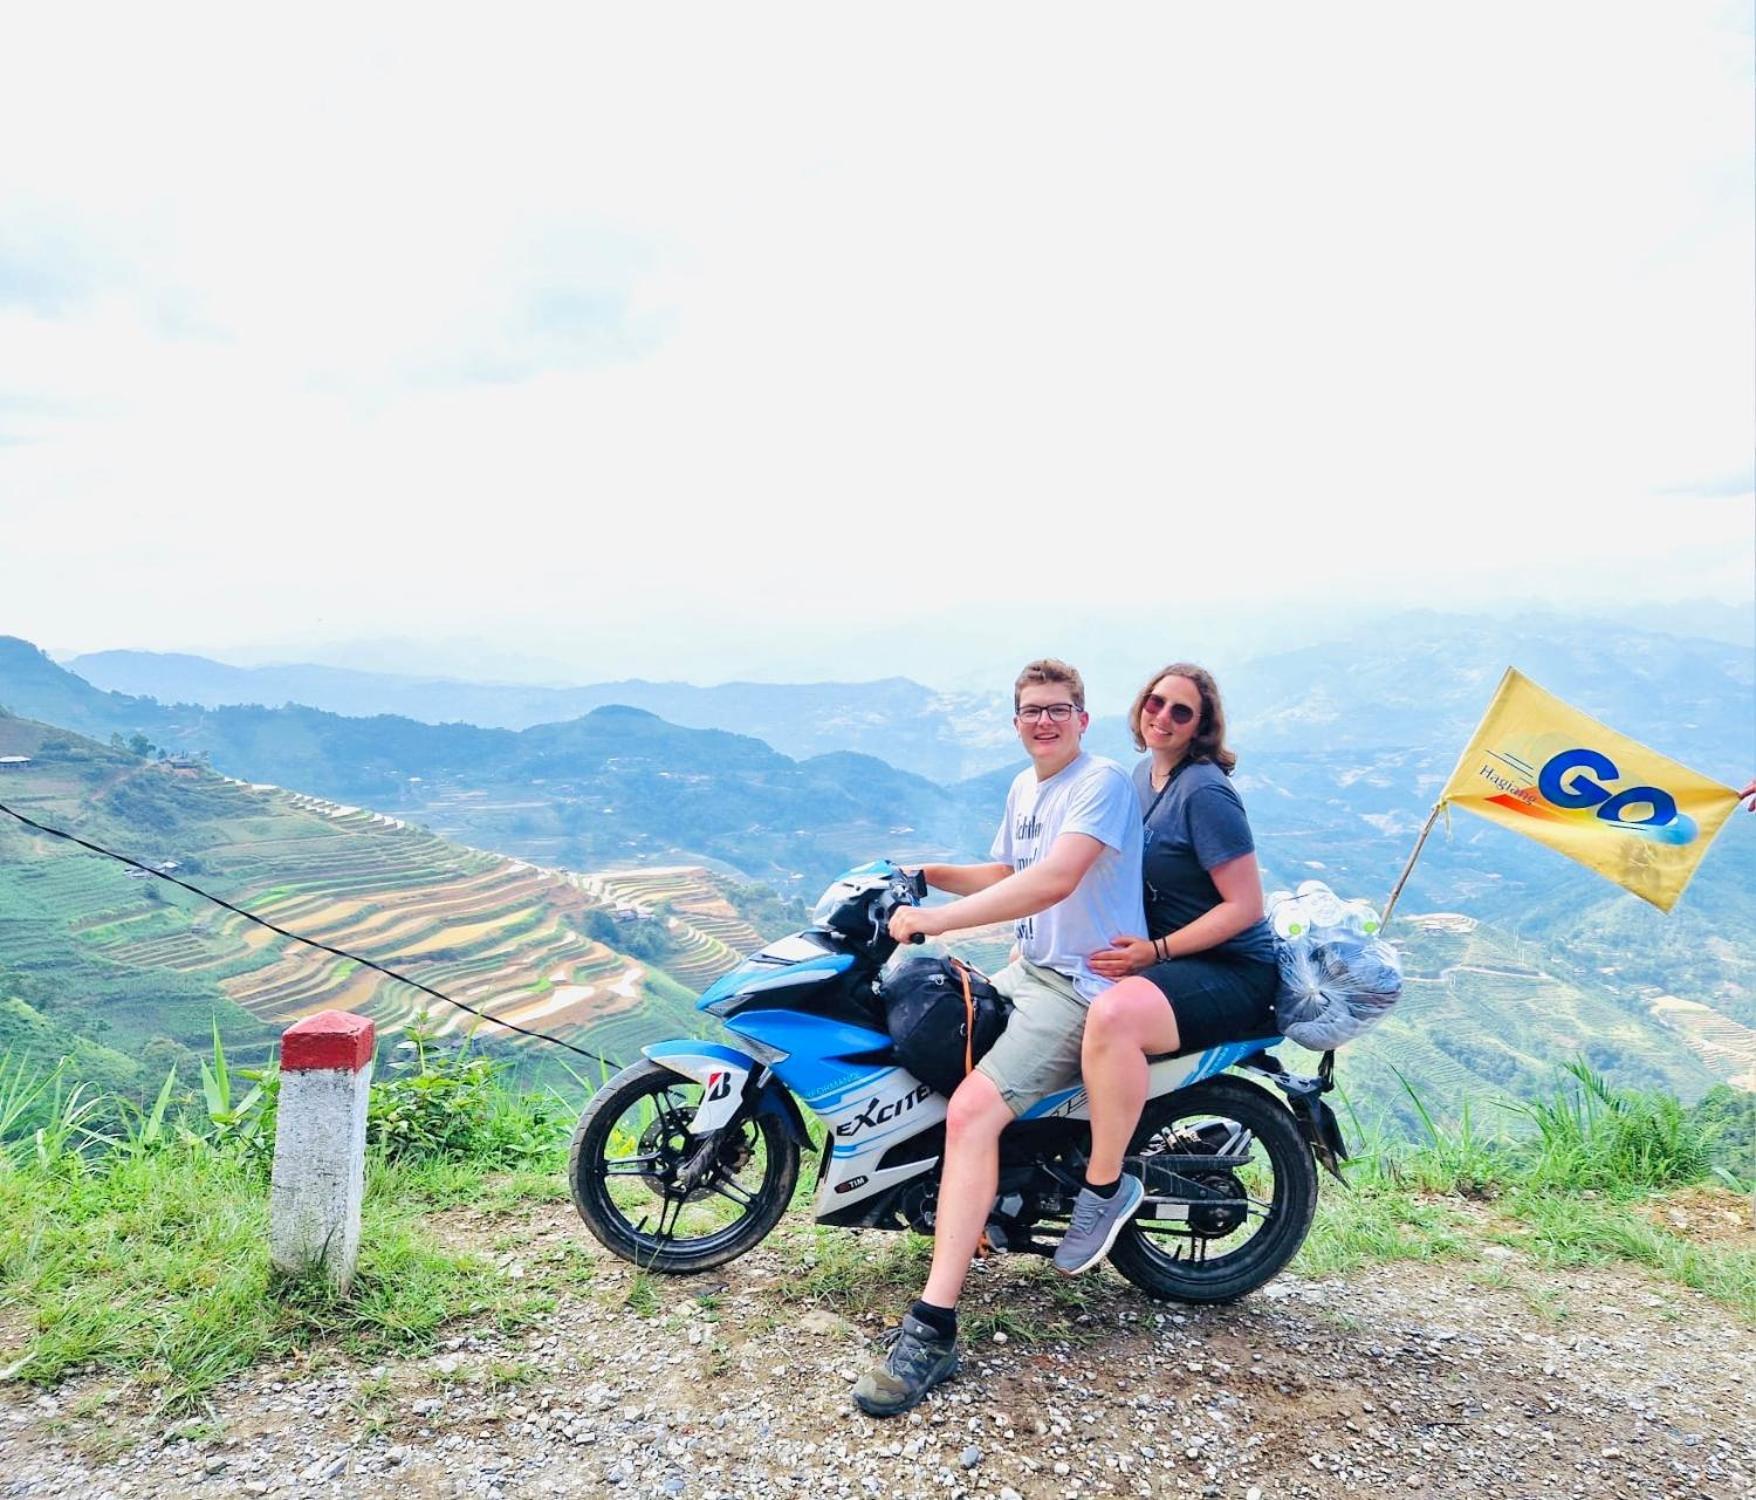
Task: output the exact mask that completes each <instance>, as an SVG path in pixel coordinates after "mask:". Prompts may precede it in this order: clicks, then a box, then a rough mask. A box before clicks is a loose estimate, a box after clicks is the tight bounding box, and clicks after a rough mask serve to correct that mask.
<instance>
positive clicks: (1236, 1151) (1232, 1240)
mask: <svg viewBox="0 0 1756 1500" xmlns="http://www.w3.org/2000/svg"><path fill="white" fill-rule="evenodd" d="M1204 1154H1205V1155H1209V1156H1212V1157H1213V1158H1214V1159H1215V1165H1214V1167H1213V1169H1212V1170H1211V1171H1206V1172H1204V1171H1202V1170H1201V1169H1200V1166H1199V1161H1200V1158H1201V1156H1202V1155H1204ZM1128 1155H1129V1157H1130V1158H1131V1159H1138V1160H1139V1161H1140V1162H1141V1165H1142V1167H1143V1169H1144V1171H1145V1177H1146V1184H1147V1193H1148V1195H1149V1197H1150V1196H1151V1195H1152V1194H1153V1193H1154V1192H1155V1191H1160V1190H1162V1189H1170V1190H1171V1191H1173V1192H1174V1191H1175V1188H1174V1183H1172V1182H1170V1181H1168V1180H1167V1181H1166V1182H1164V1183H1162V1184H1160V1185H1159V1187H1156V1188H1155V1184H1154V1176H1155V1171H1154V1167H1153V1158H1154V1157H1155V1156H1174V1157H1176V1158H1178V1159H1179V1161H1180V1162H1181V1163H1191V1162H1192V1163H1193V1164H1189V1165H1180V1166H1179V1168H1178V1171H1179V1172H1180V1173H1186V1174H1187V1175H1188V1176H1189V1177H1192V1178H1194V1179H1195V1180H1196V1181H1197V1182H1200V1183H1201V1184H1202V1185H1204V1186H1206V1187H1209V1188H1213V1189H1216V1190H1217V1191H1218V1192H1219V1193H1220V1194H1222V1195H1223V1197H1222V1198H1221V1199H1220V1200H1219V1201H1216V1202H1215V1203H1213V1204H1212V1205H1206V1204H1196V1205H1193V1206H1183V1205H1171V1204H1168V1205H1166V1208H1167V1209H1168V1210H1169V1213H1168V1214H1167V1215H1166V1216H1164V1217H1154V1216H1153V1215H1154V1213H1155V1209H1154V1205H1152V1204H1151V1203H1150V1202H1149V1203H1148V1204H1147V1206H1146V1207H1145V1208H1144V1209H1143V1210H1142V1211H1141V1214H1140V1215H1139V1216H1138V1217H1137V1218H1135V1219H1134V1220H1133V1222H1132V1223H1130V1224H1129V1225H1128V1227H1127V1228H1125V1229H1124V1230H1123V1231H1122V1233H1121V1234H1120V1235H1119V1236H1118V1237H1117V1240H1116V1243H1115V1246H1114V1248H1113V1249H1112V1250H1111V1251H1110V1261H1111V1263H1112V1264H1113V1265H1114V1266H1115V1268H1116V1269H1117V1270H1118V1271H1120V1272H1121V1273H1122V1274H1123V1275H1124V1276H1126V1277H1127V1278H1128V1279H1129V1280H1130V1281H1132V1282H1133V1283H1134V1284H1135V1285H1136V1286H1137V1287H1139V1288H1141V1290H1143V1291H1145V1292H1147V1293H1149V1294H1150V1295H1151V1296H1154V1297H1164V1298H1169V1299H1171V1300H1173V1301H1177V1302H1230V1301H1231V1300H1232V1299H1233V1298H1236V1297H1242V1296H1243V1295H1244V1294H1245V1293H1247V1292H1253V1291H1255V1290H1256V1288H1257V1287H1259V1286H1261V1285H1262V1284H1263V1282H1265V1281H1267V1280H1268V1279H1269V1277H1271V1276H1273V1275H1274V1274H1275V1273H1276V1272H1278V1271H1279V1270H1280V1269H1281V1267H1283V1266H1284V1265H1286V1263H1287V1262H1288V1261H1290V1260H1291V1259H1292V1258H1293V1256H1294V1255H1296V1254H1297V1253H1298V1250H1299V1246H1300V1245H1302V1244H1303V1243H1304V1242H1305V1234H1306V1232H1307V1231H1308V1230H1309V1229H1310V1227H1311V1219H1312V1217H1313V1216H1314V1215H1315V1214H1316V1212H1317V1165H1316V1163H1315V1162H1314V1161H1313V1160H1312V1159H1311V1148H1310V1147H1309V1146H1308V1145H1306V1144H1305V1139H1304V1137H1303V1136H1302V1135H1301V1134H1300V1133H1299V1127H1298V1124H1297V1122H1296V1121H1295V1120H1294V1119H1293V1116H1292V1112H1291V1111H1290V1110H1289V1109H1288V1108H1287V1107H1286V1106H1285V1105H1284V1104H1282V1103H1281V1102H1280V1100H1278V1099H1276V1098H1275V1097H1274V1095H1272V1094H1271V1093H1269V1092H1268V1090H1266V1089H1264V1088H1262V1087H1261V1086H1260V1085H1258V1084H1254V1083H1251V1082H1250V1081H1248V1080H1247V1079H1243V1078H1231V1077H1219V1078H1210V1079H1208V1080H1207V1081H1206V1082H1205V1083H1198V1084H1196V1085H1195V1086H1194V1087H1193V1088H1187V1089H1180V1090H1178V1091H1177V1092H1176V1093H1174V1094H1166V1095H1165V1096H1163V1097H1162V1098H1159V1099H1154V1100H1152V1101H1150V1102H1149V1103H1148V1104H1147V1106H1146V1109H1145V1111H1144V1112H1143V1113H1142V1115H1141V1119H1140V1125H1139V1128H1138V1129H1137V1130H1136V1131H1135V1135H1134V1139H1133V1140H1132V1141H1130V1142H1129V1143H1128ZM1240 1159H1241V1161H1240ZM1235 1162H1236V1163H1240V1164H1238V1165H1231V1164H1230V1163H1235Z"/></svg>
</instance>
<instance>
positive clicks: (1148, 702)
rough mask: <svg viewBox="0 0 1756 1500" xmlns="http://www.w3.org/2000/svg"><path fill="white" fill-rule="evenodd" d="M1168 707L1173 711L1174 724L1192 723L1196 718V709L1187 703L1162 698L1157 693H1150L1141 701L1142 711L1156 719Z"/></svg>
mask: <svg viewBox="0 0 1756 1500" xmlns="http://www.w3.org/2000/svg"><path fill="white" fill-rule="evenodd" d="M1167 708H1168V709H1170V711H1171V722H1172V723H1173V724H1190V723H1193V722H1194V720H1195V710H1194V709H1192V708H1191V707H1189V705H1188V704H1187V703H1172V702H1171V700H1170V699H1169V698H1162V697H1160V696H1159V695H1158V694H1157V693H1148V694H1147V695H1146V697H1145V698H1143V699H1142V700H1141V703H1140V711H1141V713H1143V714H1146V715H1147V716H1148V717H1150V718H1154V719H1156V718H1157V717H1158V716H1159V715H1160V714H1162V713H1163V712H1164V711H1165V710H1166V709H1167Z"/></svg>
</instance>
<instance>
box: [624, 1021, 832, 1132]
mask: <svg viewBox="0 0 1756 1500" xmlns="http://www.w3.org/2000/svg"><path fill="white" fill-rule="evenodd" d="M641 1051H642V1052H643V1053H644V1054H645V1056H646V1057H647V1058H648V1059H649V1060H650V1061H652V1062H655V1063H657V1064H658V1065H659V1066H660V1067H661V1068H669V1069H670V1070H671V1071H672V1072H673V1073H675V1074H677V1075H678V1076H679V1077H680V1078H689V1079H693V1080H694V1081H695V1082H696V1083H699V1084H700V1085H701V1088H702V1095H701V1104H700V1106H699V1107H698V1108H697V1109H696V1111H695V1119H694V1122H693V1123H692V1124H691V1125H690V1127H689V1134H690V1135H692V1136H703V1135H707V1134H708V1133H709V1132H711V1131H715V1130H723V1129H725V1127H726V1126H727V1125H729V1124H731V1122H732V1121H733V1120H734V1119H735V1118H736V1117H737V1116H738V1115H739V1114H740V1113H743V1112H745V1111H746V1108H747V1107H748V1108H749V1109H751V1110H753V1112H754V1113H755V1114H758V1115H774V1116H777V1117H778V1118H779V1119H780V1120H781V1122H782V1123H783V1124H784V1125H785V1126H786V1127H787V1129H788V1131H790V1132H791V1134H792V1136H793V1139H794V1140H796V1141H798V1142H799V1143H800V1144H801V1145H808V1144H809V1143H810V1140H811V1135H810V1132H809V1131H807V1130H806V1129H805V1119H804V1116H803V1115H802V1114H800V1113H799V1106H798V1104H797V1103H796V1102H794V1099H793V1096H792V1095H791V1094H789V1093H788V1092H787V1091H786V1090H785V1089H784V1088H782V1087H781V1086H780V1085H779V1084H778V1083H775V1082H774V1081H773V1080H772V1079H769V1080H764V1078H763V1075H764V1073H765V1072H766V1071H767V1070H766V1069H765V1068H764V1067H763V1066H762V1064H761V1063H759V1062H757V1061H756V1059H755V1058H753V1057H752V1056H750V1054H749V1053H748V1052H740V1051H739V1050H738V1049H737V1048H736V1047H728V1046H725V1045H724V1044H723V1043H721V1042H655V1043H654V1044H653V1045H652V1046H650V1047H643V1048H641Z"/></svg>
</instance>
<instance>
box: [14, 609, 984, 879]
mask: <svg viewBox="0 0 1756 1500" xmlns="http://www.w3.org/2000/svg"><path fill="white" fill-rule="evenodd" d="M0 704H4V705H7V706H9V707H11V708H12V709H14V710H15V711H17V712H20V713H24V714H28V715H31V716H33V717H44V716H48V717H49V720H50V722H53V723H56V724H60V725H64V726H66V727H68V728H71V729H74V730H77V731H79V732H80V733H82V734H87V735H90V736H92V737H94V738H97V739H107V738H109V737H110V736H112V735H121V736H122V737H123V738H124V739H128V738H131V737H132V736H134V735H137V734H138V735H141V736H143V737H144V738H145V740H147V741H148V742H150V743H151V744H153V745H155V746H158V747H162V748H168V749H171V750H174V751H177V752H179V753H185V754H203V755H206V756H208V757H210V758H211V760H212V764H213V765H214V767H215V768H216V769H218V770H220V771H224V772H226V773H228V774H230V775H233V776H237V777H240V778H243V779H245V780H249V781H253V782H268V783H273V784H275V785H278V786H286V787H296V788H298V789H300V790H302V791H307V792H310V793H313V794H315V795H319V796H324V797H330V798H334V799H336V800H337V801H341V802H347V803H364V804H367V805H369V806H371V807H373V808H376V809H378V810H380V811H384V812H389V813H394V814H396V815H397V816H399V817H406V818H410V819H414V820H417V821H420V822H422V823H425V824H428V825H430V826H431V827H432V828H433V829H434V831H436V832H440V833H443V834H445V835H447V836H450V837H456V838H459V839H462V840H465V841H467V842H470V843H476V844H481V845H484V846H487V847H491V848H495V849H500V850H503V851H505V852H507V853H511V854H517V855H521V856H524V857H528V858H536V859H541V860H543V861H545V862H548V863H554V864H566V865H570V866H572V867H574V868H588V867H593V866H599V865H604V864H608V863H615V862H640V861H646V862H653V861H657V862H660V863H667V864H674V863H677V862H678V861H679V860H682V859H687V858H689V857H699V856H707V857H708V858H710V859H714V860H719V861H723V862H724V863H726V864H727V865H730V866H733V867H735V868H737V869H740V870H743V871H746V872H748V873H750V874H754V875H760V876H763V877H765V878H773V879H776V880H778V881H782V882H784V881H786V880H788V879H789V878H792V877H795V876H796V877H797V878H798V880H799V881H800V882H802V883H803V884H804V885H805V886H807V887H810V888H813V889H814V888H815V887H816V886H818V885H821V884H823V883H825V882H826V881H828V880H829V879H830V878H832V877H833V876H834V875H836V874H838V873H839V872H840V871H841V870H843V869H846V868H847V867H848V866H849V865H850V864H855V863H859V862H862V861H864V860H867V859H870V858H871V857H872V856H873V853H874V852H875V851H879V850H886V849H889V850H894V851H895V852H896V853H898V854H914V855H918V856H930V855H936V854H944V853H945V852H947V851H950V850H956V849H962V848H966V847H968V846H969V845H970V844H971V842H972V834H971V830H970V828H969V826H968V818H967V814H966V810H965V807H964V804H963V802H962V800H961V799H960V798H959V797H958V796H956V795H955V794H953V793H951V792H948V791H946V790H945V789H943V788H941V787H938V786H936V785H934V784H933V783H932V782H929V781H927V780H926V779H925V778H923V777H919V776H915V775H912V774H910V773H908V772H904V771H898V770H896V769H895V768H894V767H892V766H890V765H888V764H886V763H884V762H882V761H879V760H876V759H874V758H871V757H868V756H862V755H857V754H851V753H848V752H845V751H842V752H837V753H834V754H828V755H821V756H814V757H811V758H809V759H806V760H803V761H794V760H792V759H791V758H789V757H787V756H784V755H782V754H780V753H778V752H777V751H775V750H773V749H771V748H770V747H769V746H768V745H766V744H765V743H763V742H762V741H761V740H758V739H755V738H752V737H750V736H749V735H745V734H733V733H728V732H726V731H724V730H718V729H690V728H686V727H683V726H680V725H676V724H671V723H669V722H667V721H665V720H662V719H659V718H657V717H656V716H654V715H653V714H651V713H648V712H646V711H644V710H641V709H638V708H630V707H625V706H622V705H611V706H605V707H603V708H599V709H595V710H593V711H592V712H591V713H589V714H586V715H585V716H584V717H582V718H579V719H575V720H571V721H569V722H566V723H558V724H541V725H536V726H533V727H532V728H530V729H526V730H522V731H518V732H514V731H511V730H503V729H483V728H478V727H476V726H474V725H470V724H424V723H421V722H419V721H417V720H414V719H407V718H401V717H397V716H394V715H388V714H383V715H378V716H375V717H372V718H350V717H346V716H343V715H340V714H332V713H326V712H323V711H320V710H317V709H312V708H304V707H288V708H259V707H232V708H219V709H206V708H201V707H199V706H197V705H193V704H174V705H171V706H168V707H167V706H164V705H161V704H159V703H157V702H155V701H154V700H152V699H148V698H137V697H132V696H128V695H124V694H117V693H105V692H101V691H99V690H98V689H96V688H94V687H92V686H91V685H90V684H89V683H86V682H85V681H84V680H83V679H81V678H79V677H78V676H76V675H75V674H73V673H71V672H68V671H66V670H65V669H63V668H61V667H58V666H56V665H55V664H54V663H53V662H52V661H50V660H49V659H48V657H47V656H45V655H43V654H42V653H41V652H40V651H38V650H37V649H36V648H34V647H32V646H30V645H29V644H28V643H27V642H23V641H18V640H15V639H10V638H0ZM984 816H986V815H984ZM980 837H981V840H982V842H983V843H985V842H986V838H987V835H986V834H985V833H982V834H981V835H980Z"/></svg>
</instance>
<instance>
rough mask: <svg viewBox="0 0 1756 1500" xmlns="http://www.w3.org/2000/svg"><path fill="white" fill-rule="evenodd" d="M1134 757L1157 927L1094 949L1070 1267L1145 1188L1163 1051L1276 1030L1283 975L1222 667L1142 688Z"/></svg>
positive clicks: (1095, 1252)
mask: <svg viewBox="0 0 1756 1500" xmlns="http://www.w3.org/2000/svg"><path fill="white" fill-rule="evenodd" d="M1129 727H1130V728H1131V730H1132V731H1133V735H1134V744H1135V746H1136V747H1137V748H1138V749H1141V750H1144V751H1146V752H1147V756H1146V759H1144V760H1143V761H1141V762H1140V763H1139V764H1138V765H1137V766H1136V767H1135V768H1134V786H1135V790H1136V791H1137V792H1138V793H1139V796H1140V807H1141V813H1142V815H1143V817H1144V819H1145V823H1146V858H1145V869H1144V875H1145V880H1146V922H1147V933H1146V936H1144V937H1142V936H1139V935H1137V934H1132V933H1123V934H1118V935H1117V936H1116V938H1115V941H1114V943H1113V945H1112V946H1111V947H1110V948H1108V949H1107V950H1105V951H1104V952H1102V953H1095V954H1093V955H1092V957H1091V960H1090V962H1091V967H1092V968H1093V969H1094V970H1095V971H1096V972H1097V973H1098V974H1100V975H1102V976H1103V977H1105V978H1107V979H1111V980H1115V981H1117V982H1116V983H1114V984H1112V985H1111V986H1110V988H1109V989H1107V990H1105V991H1104V992H1103V993H1102V994H1100V995H1098V996H1097V998H1096V999H1094V1000H1093V1001H1092V1003H1091V1008H1090V1011H1089V1013H1088V1015H1087V1019H1086V1024H1085V1040H1084V1043H1083V1045H1082V1049H1081V1056H1080V1068H1081V1072H1082V1074H1083V1078H1084V1083H1085V1089H1086V1094H1087V1096H1088V1098H1089V1100H1090V1108H1091V1161H1090V1162H1089V1164H1088V1165H1087V1167H1086V1185H1085V1190H1084V1191H1083V1192H1082V1193H1080V1195H1079V1197H1078V1199H1077V1200H1076V1202H1075V1205H1074V1211H1073V1223H1072V1226H1071V1228H1070V1229H1069V1230H1068V1232H1067V1235H1066V1238H1065V1239H1063V1241H1062V1243H1061V1247H1060V1249H1059V1250H1058V1251H1057V1252H1056V1255H1055V1265H1056V1268H1057V1269H1058V1270H1061V1271H1064V1272H1066V1273H1067V1274H1069V1275H1072V1274H1075V1273H1077V1272H1080V1271H1083V1270H1086V1269H1087V1268H1088V1267H1090V1266H1093V1265H1096V1264H1097V1262H1098V1261H1100V1260H1102V1259H1103V1258H1104V1256H1105V1255H1107V1254H1108V1253H1109V1250H1110V1247H1111V1245H1112V1244H1113V1243H1114V1242H1115V1238H1116V1236H1117V1235H1118V1234H1119V1233H1120V1232H1121V1229H1122V1226H1123V1225H1124V1224H1126V1223H1127V1222H1128V1220H1129V1219H1130V1218H1131V1217H1132V1216H1133V1214H1134V1211H1135V1209H1136V1208H1138V1207H1139V1205H1140V1199H1141V1196H1142V1194H1143V1192H1144V1189H1143V1187H1142V1185H1141V1183H1140V1180H1139V1179H1138V1178H1135V1177H1123V1176H1122V1157H1123V1154H1124V1152H1125V1151H1126V1150H1127V1146H1128V1138H1129V1136H1131V1135H1132V1134H1133V1133H1134V1127H1135V1125H1136V1124H1137V1123H1138V1122H1139V1119H1140V1111H1141V1107H1142V1106H1143V1105H1144V1104H1145V1102H1146V1088H1147V1074H1146V1069H1147V1063H1146V1060H1147V1058H1148V1057H1149V1056H1153V1055H1155V1054H1157V1053H1161V1052H1194V1051H1199V1050H1200V1049H1202V1048H1205V1047H1211V1046H1213V1045H1215V1044H1216V1043H1219V1042H1227V1041H1243V1040H1247V1039H1249V1038H1252V1037H1267V1036H1273V1035H1274V1034H1275V1024H1274V996H1275V991H1276V989H1277V987H1278V983H1279V976H1278V971H1277V969H1276V967H1275V958H1274V934H1273V932H1272V931H1271V929H1270V928H1269V925H1268V923H1267V922H1266V921H1265V920H1264V919H1263V915H1262V877H1261V875H1260V873H1259V872H1258V870H1257V867H1256V845H1255V840H1254V839H1253V838H1252V837H1251V835H1250V824H1249V822H1248V820H1247V819H1246V818H1245V816H1244V804H1243V802H1242V801H1241V800H1240V799H1239V797H1238V793H1237V790H1236V789H1235V788H1234V787H1233V786H1232V783H1231V779H1230V778H1231V773H1232V767H1233V766H1234V765H1235V764H1236V763H1237V757H1236V756H1235V755H1234V754H1233V753H1232V752H1231V751H1230V750H1229V749H1227V748H1226V742H1225V738H1226V721H1225V711H1224V709H1223V708H1222V706H1221V704H1220V696H1219V688H1218V687H1217V686H1216V685H1215V683H1214V680H1213V678H1212V676H1211V675H1210V674H1209V673H1207V672H1206V671H1204V670H1203V669H1202V668H1200V667H1197V666H1192V665H1191V664H1189V663H1188V662H1177V663H1173V664H1172V665H1171V666H1168V667H1165V668H1164V669H1163V670H1162V671H1160V672H1158V673H1156V674H1155V675H1154V676H1153V677H1152V678H1151V680H1149V681H1148V682H1147V684H1146V686H1145V687H1143V688H1141V690H1140V692H1139V693H1138V695H1136V697H1135V699H1134V707H1133V710H1132V712H1131V714H1130V726H1129Z"/></svg>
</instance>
